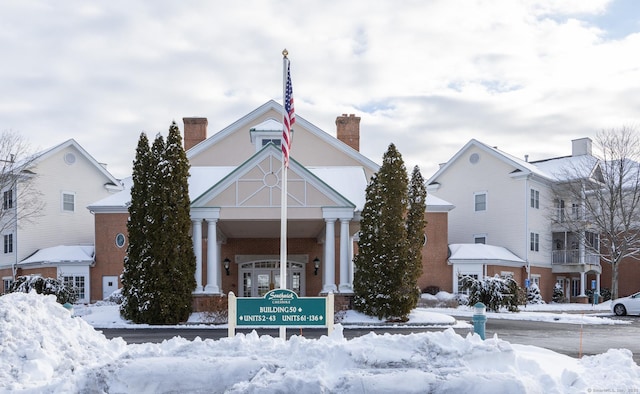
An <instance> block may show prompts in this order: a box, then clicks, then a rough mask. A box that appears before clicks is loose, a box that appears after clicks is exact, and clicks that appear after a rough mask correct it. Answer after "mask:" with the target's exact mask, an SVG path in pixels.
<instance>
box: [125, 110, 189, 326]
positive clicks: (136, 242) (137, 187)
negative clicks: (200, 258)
mask: <svg viewBox="0 0 640 394" xmlns="http://www.w3.org/2000/svg"><path fill="white" fill-rule="evenodd" d="M188 177H189V162H188V160H187V156H186V154H185V152H184V149H183V148H182V138H181V136H180V130H179V129H178V126H177V125H176V123H175V122H173V123H172V124H171V127H170V128H169V135H168V137H167V142H166V144H165V141H164V139H163V137H162V136H161V135H158V136H156V139H155V141H154V142H153V145H152V146H151V149H149V141H148V140H147V138H146V136H144V138H143V137H142V136H141V138H140V141H139V143H138V150H137V154H136V161H135V162H134V174H133V181H134V185H133V187H132V192H131V205H130V208H129V214H130V221H129V224H128V226H127V227H128V230H129V238H130V245H129V248H128V249H127V259H126V261H125V272H124V274H123V288H124V295H125V302H124V303H123V305H124V306H123V307H122V308H121V310H122V314H123V316H124V317H125V318H127V319H131V320H133V321H134V322H136V323H147V324H176V323H179V322H183V321H186V320H187V319H188V317H189V314H190V313H191V301H192V299H191V294H192V292H193V290H194V288H195V285H196V283H195V278H194V274H195V254H194V252H193V243H192V241H191V237H190V236H189V230H190V228H191V219H190V206H191V202H190V200H189V186H188ZM132 234H133V235H134V238H132Z"/></svg>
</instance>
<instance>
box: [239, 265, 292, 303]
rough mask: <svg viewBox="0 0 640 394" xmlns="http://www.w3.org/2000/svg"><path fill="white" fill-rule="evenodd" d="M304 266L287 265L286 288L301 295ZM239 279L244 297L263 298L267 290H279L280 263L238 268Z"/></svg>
mask: <svg viewBox="0 0 640 394" xmlns="http://www.w3.org/2000/svg"><path fill="white" fill-rule="evenodd" d="M303 273H304V266H303V265H302V264H301V263H289V269H288V270H287V288H288V289H289V290H293V291H295V292H296V293H297V294H298V295H303V291H304V275H303ZM240 278H241V280H242V284H243V288H242V289H241V294H243V295H244V297H263V296H264V295H265V294H266V293H267V292H268V291H269V290H273V289H279V288H280V263H279V262H277V261H260V262H253V263H245V264H242V265H241V266H240Z"/></svg>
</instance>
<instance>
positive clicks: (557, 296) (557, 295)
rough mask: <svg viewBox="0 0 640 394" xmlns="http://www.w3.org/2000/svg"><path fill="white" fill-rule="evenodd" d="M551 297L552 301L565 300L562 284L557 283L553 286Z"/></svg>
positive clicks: (559, 301)
mask: <svg viewBox="0 0 640 394" xmlns="http://www.w3.org/2000/svg"><path fill="white" fill-rule="evenodd" d="M551 299H552V300H553V302H557V303H563V302H567V300H566V299H565V298H564V290H562V286H560V285H559V284H557V283H556V285H555V286H554V287H553V296H552V297H551Z"/></svg>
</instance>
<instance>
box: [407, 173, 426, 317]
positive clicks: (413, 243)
mask: <svg viewBox="0 0 640 394" xmlns="http://www.w3.org/2000/svg"><path fill="white" fill-rule="evenodd" d="M408 198H409V209H408V212H407V240H408V242H409V259H410V260H411V262H412V264H411V267H410V269H409V270H408V271H407V278H406V281H405V283H407V287H408V291H410V290H411V287H412V288H415V289H417V293H416V304H415V305H414V306H413V307H412V308H415V307H416V306H417V302H418V297H419V295H420V294H419V293H420V291H419V289H418V278H419V277H420V276H421V275H422V248H423V246H424V243H425V234H424V228H425V226H426V221H425V218H424V214H425V211H426V210H427V205H426V204H427V203H426V199H427V188H426V186H425V184H424V178H422V174H421V173H420V168H419V167H418V166H415V167H414V168H413V173H411V180H410V181H409V194H408Z"/></svg>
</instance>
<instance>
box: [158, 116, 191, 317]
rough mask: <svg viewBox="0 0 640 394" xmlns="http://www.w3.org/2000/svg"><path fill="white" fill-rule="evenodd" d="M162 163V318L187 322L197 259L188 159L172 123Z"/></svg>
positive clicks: (174, 124)
mask: <svg viewBox="0 0 640 394" xmlns="http://www.w3.org/2000/svg"><path fill="white" fill-rule="evenodd" d="M165 163H166V166H167V171H166V176H165V178H164V183H165V185H166V190H167V198H166V204H165V208H166V215H165V216H166V219H165V221H164V222H163V229H162V232H163V233H164V234H167V235H168V236H169V237H170V239H169V240H167V241H168V242H167V243H166V244H165V245H166V247H167V249H166V254H165V256H164V257H165V264H164V265H163V268H164V278H165V279H168V280H165V281H163V283H166V285H167V286H168V287H167V288H166V291H167V293H168V299H169V301H168V303H170V304H171V305H170V310H169V311H167V312H166V313H165V319H167V320H170V321H175V322H180V321H186V320H187V319H188V318H189V314H190V313H191V310H192V308H191V302H192V292H193V290H194V289H195V287H196V282H195V271H196V257H195V254H194V251H193V241H192V238H191V236H190V235H189V230H190V229H191V215H190V212H191V201H190V199H189V182H188V179H189V160H188V159H187V155H186V153H185V151H184V148H183V147H182V137H181V136H180V129H178V126H177V125H176V122H175V121H174V122H173V123H172V124H171V127H170V128H169V135H168V137H167V146H166V155H165Z"/></svg>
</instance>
